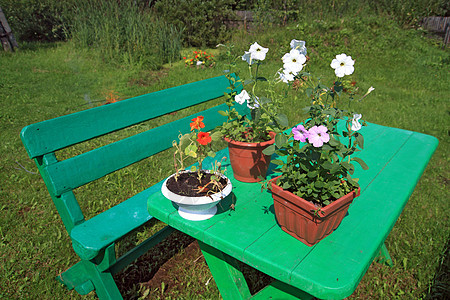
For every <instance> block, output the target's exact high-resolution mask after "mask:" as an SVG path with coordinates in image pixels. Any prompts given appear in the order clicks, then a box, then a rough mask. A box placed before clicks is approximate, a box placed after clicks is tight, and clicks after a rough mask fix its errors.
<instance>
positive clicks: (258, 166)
mask: <svg viewBox="0 0 450 300" xmlns="http://www.w3.org/2000/svg"><path fill="white" fill-rule="evenodd" d="M269 135H270V137H271V139H270V140H269V141H266V142H262V143H246V142H238V141H233V140H230V139H229V138H224V139H225V141H227V142H228V149H229V152H230V163H231V167H232V168H233V173H234V178H236V179H237V180H239V181H242V182H258V181H261V179H260V178H259V176H262V177H266V173H267V169H268V168H269V165H270V159H271V156H270V155H265V154H263V153H262V151H263V150H264V149H265V148H267V147H268V146H270V145H273V144H274V143H275V135H276V134H275V132H269Z"/></svg>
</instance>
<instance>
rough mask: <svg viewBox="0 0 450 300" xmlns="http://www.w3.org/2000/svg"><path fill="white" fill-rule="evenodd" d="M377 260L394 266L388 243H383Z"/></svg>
mask: <svg viewBox="0 0 450 300" xmlns="http://www.w3.org/2000/svg"><path fill="white" fill-rule="evenodd" d="M375 261H376V262H378V263H380V264H385V265H387V266H389V267H393V266H394V263H393V262H392V258H391V256H390V255H389V252H388V250H387V248H386V244H385V243H383V245H381V247H380V250H379V253H378V256H377V257H376V258H375Z"/></svg>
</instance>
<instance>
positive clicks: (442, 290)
mask: <svg viewBox="0 0 450 300" xmlns="http://www.w3.org/2000/svg"><path fill="white" fill-rule="evenodd" d="M449 245H450V241H449V239H447V245H445V247H444V249H443V254H442V256H441V259H440V263H439V265H438V267H437V269H436V273H435V274H434V278H433V280H432V282H431V285H430V286H429V288H428V291H426V295H425V297H424V299H426V300H432V299H433V300H435V299H436V300H437V299H449V295H450V256H449Z"/></svg>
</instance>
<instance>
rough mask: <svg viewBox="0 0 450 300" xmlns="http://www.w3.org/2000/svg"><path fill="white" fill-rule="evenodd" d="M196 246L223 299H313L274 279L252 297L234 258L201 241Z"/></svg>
mask: <svg viewBox="0 0 450 300" xmlns="http://www.w3.org/2000/svg"><path fill="white" fill-rule="evenodd" d="M198 244H199V245H200V249H201V250H202V253H203V256H204V257H205V260H206V263H207V264H208V266H209V269H210V271H211V273H212V275H213V277H214V280H215V281H216V284H217V287H218V288H219V291H220V294H221V295H222V297H223V298H224V299H233V300H234V299H254V300H257V299H261V300H262V299H274V300H275V299H279V300H290V299H305V300H306V299H313V298H314V297H313V296H311V295H309V294H308V293H305V292H303V291H301V290H299V289H297V288H295V287H293V286H290V285H288V284H286V283H283V282H281V281H278V280H275V279H274V280H273V281H272V282H271V283H270V284H269V285H268V286H266V287H265V288H263V289H262V290H261V291H259V292H258V293H256V294H255V295H254V296H252V295H251V294H250V290H249V288H248V285H247V282H246V280H245V278H244V276H243V275H242V272H241V270H240V268H239V264H238V261H237V260H236V259H235V258H233V257H231V256H229V255H227V254H225V253H223V252H222V251H220V250H217V249H216V248H214V247H211V246H209V245H207V244H205V243H203V242H201V241H198Z"/></svg>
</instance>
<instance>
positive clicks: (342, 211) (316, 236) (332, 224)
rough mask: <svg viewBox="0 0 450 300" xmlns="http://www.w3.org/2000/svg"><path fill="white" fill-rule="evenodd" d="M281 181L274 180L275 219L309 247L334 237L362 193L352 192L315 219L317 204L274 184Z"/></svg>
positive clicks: (285, 229)
mask: <svg viewBox="0 0 450 300" xmlns="http://www.w3.org/2000/svg"><path fill="white" fill-rule="evenodd" d="M279 177H280V176H278V177H276V178H274V179H272V180H271V187H272V197H273V200H274V208H275V216H276V219H277V221H278V223H279V224H280V226H281V229H283V231H285V232H287V233H289V234H290V235H292V236H293V237H295V238H296V239H298V240H300V241H302V242H303V243H304V244H306V245H308V246H312V245H314V244H316V243H317V242H319V241H320V240H322V239H323V238H325V237H326V236H328V235H329V234H330V233H332V232H333V231H334V230H335V229H336V228H337V227H338V226H339V224H341V221H342V219H343V218H344V217H345V215H346V214H347V210H348V208H349V206H350V204H351V203H352V201H353V199H354V198H355V197H358V196H359V194H360V189H358V191H356V192H355V191H352V192H350V193H348V194H347V195H345V196H343V197H341V198H339V199H337V200H336V201H333V202H332V203H331V204H329V205H327V206H325V207H324V208H322V209H321V211H322V212H323V214H322V213H319V215H315V214H314V211H315V210H316V209H317V208H316V207H315V206H314V204H312V203H310V202H308V201H306V200H305V199H303V198H300V197H298V196H296V195H294V194H293V193H291V192H289V191H286V190H284V189H282V188H281V187H279V186H278V185H276V184H275V183H276V180H277V179H278V178H279Z"/></svg>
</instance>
